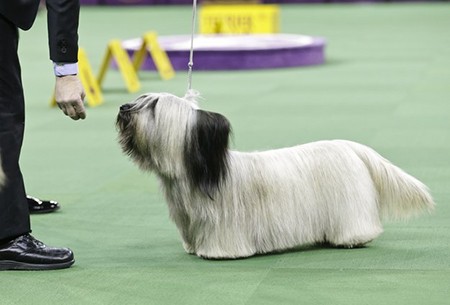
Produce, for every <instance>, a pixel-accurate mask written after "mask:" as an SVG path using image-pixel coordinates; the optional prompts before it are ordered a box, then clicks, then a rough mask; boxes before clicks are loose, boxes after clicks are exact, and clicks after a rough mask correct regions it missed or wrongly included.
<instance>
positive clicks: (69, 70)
mask: <svg viewBox="0 0 450 305" xmlns="http://www.w3.org/2000/svg"><path fill="white" fill-rule="evenodd" d="M53 70H54V71H55V75H56V76H66V75H75V74H78V63H63V62H58V63H56V62H54V63H53Z"/></svg>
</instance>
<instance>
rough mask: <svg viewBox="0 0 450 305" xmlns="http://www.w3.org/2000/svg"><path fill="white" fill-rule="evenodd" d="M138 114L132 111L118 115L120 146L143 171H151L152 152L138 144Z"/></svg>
mask: <svg viewBox="0 0 450 305" xmlns="http://www.w3.org/2000/svg"><path fill="white" fill-rule="evenodd" d="M136 116H137V113H134V112H131V111H122V110H121V111H120V112H119V114H118V115H117V120H116V127H117V129H118V131H119V144H120V146H121V148H122V151H123V152H124V153H125V154H126V155H128V156H129V157H130V158H131V159H132V160H133V161H134V162H135V163H136V164H138V165H139V167H141V168H142V169H150V168H152V165H151V164H150V163H149V161H150V160H151V158H150V152H149V151H148V150H145V149H144V147H142V145H139V144H138V142H137V141H138V139H139V138H140V137H139V135H137V132H138V127H137V120H136Z"/></svg>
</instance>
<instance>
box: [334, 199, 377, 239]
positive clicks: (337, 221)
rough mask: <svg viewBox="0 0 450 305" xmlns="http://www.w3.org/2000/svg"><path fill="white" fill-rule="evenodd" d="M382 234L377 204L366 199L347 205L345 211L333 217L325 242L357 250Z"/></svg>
mask: <svg viewBox="0 0 450 305" xmlns="http://www.w3.org/2000/svg"><path fill="white" fill-rule="evenodd" d="M364 201H365V202H364ZM382 232H383V228H382V225H381V221H380V217H379V215H378V209H377V203H376V201H375V200H374V199H373V198H367V199H366V200H363V202H361V201H359V202H357V203H356V202H354V203H351V204H348V206H347V211H343V212H341V213H337V214H336V215H334V217H333V219H332V226H330V228H329V232H328V234H326V240H327V241H328V242H329V243H330V244H332V245H334V246H337V247H344V248H358V247H362V246H364V245H365V244H367V243H369V242H370V241H372V240H373V239H375V238H376V237H377V236H378V235H380V234H381V233H382Z"/></svg>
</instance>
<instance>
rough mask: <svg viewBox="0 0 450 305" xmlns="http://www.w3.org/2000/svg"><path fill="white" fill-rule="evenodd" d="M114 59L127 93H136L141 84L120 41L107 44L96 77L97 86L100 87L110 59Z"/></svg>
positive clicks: (115, 40)
mask: <svg viewBox="0 0 450 305" xmlns="http://www.w3.org/2000/svg"><path fill="white" fill-rule="evenodd" d="M112 58H114V60H115V62H116V64H117V67H118V69H119V71H120V74H121V75H122V78H123V80H124V81H125V85H126V87H127V89H128V92H136V91H138V90H139V89H140V88H141V83H140V82H139V78H138V76H137V74H136V70H135V69H134V66H133V64H132V62H131V60H130V57H129V56H128V54H127V52H126V51H125V50H124V49H123V48H122V44H121V42H120V40H117V39H114V40H111V41H110V42H109V44H108V49H107V50H106V54H105V57H104V58H103V63H102V66H101V68H100V73H99V75H98V78H97V79H98V84H99V85H100V86H101V85H102V83H103V80H104V78H105V74H106V71H107V70H108V68H109V65H110V61H111V59H112Z"/></svg>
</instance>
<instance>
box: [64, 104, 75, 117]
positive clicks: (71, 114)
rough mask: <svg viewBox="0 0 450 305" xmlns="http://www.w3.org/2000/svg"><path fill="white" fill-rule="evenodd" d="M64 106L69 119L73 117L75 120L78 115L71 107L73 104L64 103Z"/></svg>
mask: <svg viewBox="0 0 450 305" xmlns="http://www.w3.org/2000/svg"><path fill="white" fill-rule="evenodd" d="M65 108H66V112H67V115H68V116H69V117H70V118H71V119H74V120H77V119H78V115H77V113H76V111H75V108H74V107H73V105H71V104H66V105H65Z"/></svg>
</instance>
